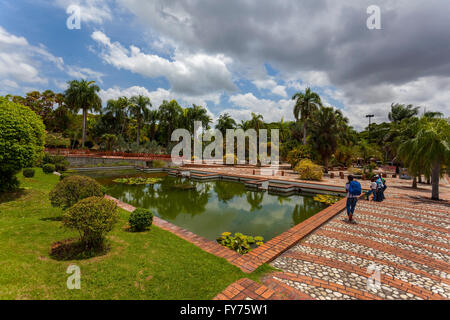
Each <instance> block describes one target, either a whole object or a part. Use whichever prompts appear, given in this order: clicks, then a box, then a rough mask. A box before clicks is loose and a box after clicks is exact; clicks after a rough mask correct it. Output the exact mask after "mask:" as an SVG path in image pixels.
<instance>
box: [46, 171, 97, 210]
mask: <svg viewBox="0 0 450 320" xmlns="http://www.w3.org/2000/svg"><path fill="white" fill-rule="evenodd" d="M103 194H104V192H103V187H102V186H101V185H100V184H99V183H98V182H97V181H95V180H94V179H92V178H89V177H84V176H70V177H66V178H63V180H61V181H60V182H58V184H57V185H56V186H55V188H53V190H52V191H50V202H51V203H52V206H54V207H60V208H62V209H67V208H70V207H71V206H73V205H74V204H75V203H77V202H78V201H80V200H82V199H85V198H89V197H102V196H103Z"/></svg>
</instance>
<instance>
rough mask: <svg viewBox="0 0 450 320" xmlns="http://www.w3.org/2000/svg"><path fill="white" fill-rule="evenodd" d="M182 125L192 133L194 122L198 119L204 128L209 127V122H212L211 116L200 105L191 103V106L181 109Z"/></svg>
mask: <svg viewBox="0 0 450 320" xmlns="http://www.w3.org/2000/svg"><path fill="white" fill-rule="evenodd" d="M183 116H184V126H185V128H186V129H188V130H189V132H191V133H194V122H195V121H200V122H201V123H202V127H203V129H204V130H208V129H209V124H210V123H211V122H212V120H211V117H210V116H209V115H208V110H206V108H204V107H202V106H198V105H196V104H193V105H192V108H186V109H184V110H183Z"/></svg>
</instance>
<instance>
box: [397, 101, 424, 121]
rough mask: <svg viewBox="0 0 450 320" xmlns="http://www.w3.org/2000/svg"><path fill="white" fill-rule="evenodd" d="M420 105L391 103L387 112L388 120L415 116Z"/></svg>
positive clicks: (399, 119)
mask: <svg viewBox="0 0 450 320" xmlns="http://www.w3.org/2000/svg"><path fill="white" fill-rule="evenodd" d="M419 109H420V107H414V106H413V105H412V104H408V105H404V104H399V103H396V104H394V103H393V104H391V112H389V120H390V121H391V122H397V123H399V122H401V121H402V120H403V119H408V118H412V117H415V116H417V115H418V114H419Z"/></svg>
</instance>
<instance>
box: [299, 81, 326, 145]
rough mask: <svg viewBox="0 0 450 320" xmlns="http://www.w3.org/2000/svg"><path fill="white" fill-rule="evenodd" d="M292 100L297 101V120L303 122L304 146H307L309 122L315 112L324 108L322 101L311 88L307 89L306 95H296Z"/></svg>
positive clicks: (300, 93) (301, 93)
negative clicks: (321, 107)
mask: <svg viewBox="0 0 450 320" xmlns="http://www.w3.org/2000/svg"><path fill="white" fill-rule="evenodd" d="M292 100H295V106H294V116H295V119H297V121H298V120H302V121H303V144H306V127H307V120H308V119H310V117H311V115H312V113H313V112H314V111H315V110H317V109H318V108H319V107H320V106H322V101H321V99H320V96H319V95H318V94H317V93H315V92H312V91H311V88H306V90H305V92H304V93H303V92H298V93H296V94H294V96H293V97H292Z"/></svg>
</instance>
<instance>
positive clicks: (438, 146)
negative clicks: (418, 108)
mask: <svg viewBox="0 0 450 320" xmlns="http://www.w3.org/2000/svg"><path fill="white" fill-rule="evenodd" d="M414 129H415V131H416V134H415V136H414V138H412V139H408V140H406V141H404V142H403V143H402V144H401V145H400V147H399V155H400V156H401V157H402V159H403V161H404V162H405V163H406V164H407V166H408V169H411V170H412V171H413V172H414V173H418V172H420V171H422V172H423V173H424V174H425V176H431V185H432V191H431V199H433V200H439V179H440V177H441V175H442V172H443V171H442V169H443V168H444V167H447V168H448V166H449V165H450V120H449V119H432V118H431V119H430V118H428V117H422V118H421V119H420V120H419V121H418V123H417V126H415V128H414Z"/></svg>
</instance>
